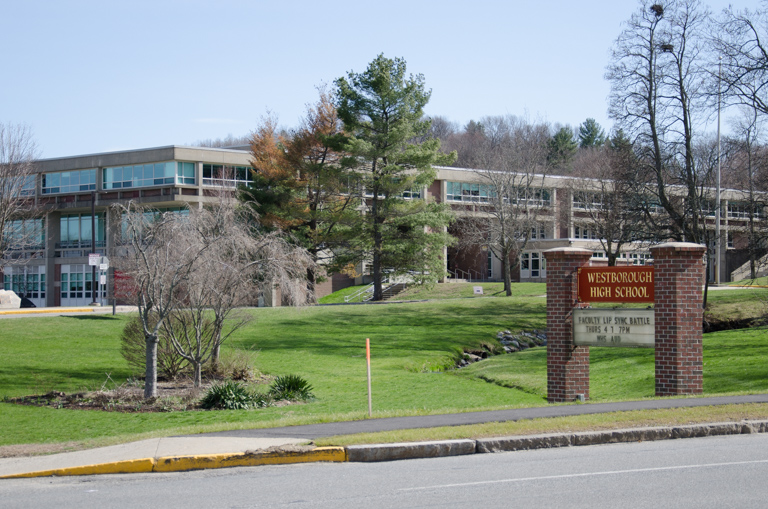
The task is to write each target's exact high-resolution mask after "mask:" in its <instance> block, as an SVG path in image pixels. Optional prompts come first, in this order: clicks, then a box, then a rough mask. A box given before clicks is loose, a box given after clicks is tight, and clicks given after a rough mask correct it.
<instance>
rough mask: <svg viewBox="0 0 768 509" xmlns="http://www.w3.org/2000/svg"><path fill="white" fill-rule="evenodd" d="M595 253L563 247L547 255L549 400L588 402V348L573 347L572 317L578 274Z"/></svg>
mask: <svg viewBox="0 0 768 509" xmlns="http://www.w3.org/2000/svg"><path fill="white" fill-rule="evenodd" d="M591 256H592V251H589V250H587V249H578V248H571V247H563V248H557V249H550V250H548V251H544V258H545V260H546V262H547V400H548V401H549V402H550V403H555V402H562V401H574V400H576V399H579V397H580V396H583V397H584V399H588V398H589V347H588V346H578V347H577V346H574V344H573V323H572V320H573V318H572V316H571V313H572V311H573V308H574V307H575V306H576V295H577V273H576V271H577V270H578V268H579V267H584V266H587V265H589V259H590V258H591Z"/></svg>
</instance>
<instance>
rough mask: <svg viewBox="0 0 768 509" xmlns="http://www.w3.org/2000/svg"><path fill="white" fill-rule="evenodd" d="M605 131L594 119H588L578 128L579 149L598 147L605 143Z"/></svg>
mask: <svg viewBox="0 0 768 509" xmlns="http://www.w3.org/2000/svg"><path fill="white" fill-rule="evenodd" d="M605 139H606V138H605V131H603V128H602V127H600V124H598V123H597V120H595V119H594V118H588V119H586V120H585V121H584V123H583V124H581V125H580V126H579V146H580V147H581V148H588V147H600V146H602V145H603V144H604V143H605Z"/></svg>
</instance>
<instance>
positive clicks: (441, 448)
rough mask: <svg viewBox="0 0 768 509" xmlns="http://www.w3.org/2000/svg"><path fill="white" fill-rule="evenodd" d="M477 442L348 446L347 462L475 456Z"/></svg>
mask: <svg viewBox="0 0 768 509" xmlns="http://www.w3.org/2000/svg"><path fill="white" fill-rule="evenodd" d="M475 452H477V444H476V441H475V440H441V441H433V442H409V443H395V444H375V445H350V446H347V461H351V462H373V461H395V460H405V459H416V458H441V457H445V456H461V455H465V454H475Z"/></svg>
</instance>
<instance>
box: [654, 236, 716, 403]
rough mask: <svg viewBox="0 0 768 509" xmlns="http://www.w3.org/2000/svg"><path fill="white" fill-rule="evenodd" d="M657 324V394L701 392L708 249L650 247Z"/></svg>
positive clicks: (687, 245) (676, 245)
mask: <svg viewBox="0 0 768 509" xmlns="http://www.w3.org/2000/svg"><path fill="white" fill-rule="evenodd" d="M651 253H652V255H653V266H654V278H653V279H654V292H655V296H656V303H655V321H656V395H657V396H673V395H677V394H701V393H702V390H703V388H702V342H701V339H702V337H701V335H702V331H701V326H702V313H703V310H702V307H701V306H702V286H703V285H704V284H705V277H704V276H705V274H704V271H705V268H706V265H705V263H704V256H705V254H706V247H705V246H701V245H698V244H691V243H687V242H670V243H667V244H661V245H659V246H655V247H652V248H651Z"/></svg>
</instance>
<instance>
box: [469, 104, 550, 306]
mask: <svg viewBox="0 0 768 509" xmlns="http://www.w3.org/2000/svg"><path fill="white" fill-rule="evenodd" d="M483 122H484V124H483V125H484V133H485V135H484V137H483V144H482V150H480V151H478V152H477V161H478V162H479V163H481V164H480V165H479V167H480V168H484V169H479V170H476V174H477V176H478V178H479V180H480V182H481V184H480V186H481V187H480V189H478V194H479V196H478V199H477V200H476V201H477V202H478V205H470V207H469V208H468V209H467V210H466V211H465V213H464V214H463V217H462V218H461V220H460V225H459V227H460V230H461V238H462V243H463V244H465V245H471V246H478V245H487V246H488V249H490V250H491V251H492V252H493V254H494V255H495V256H496V258H498V259H499V260H501V261H502V276H503V279H504V291H505V292H506V294H507V295H508V296H509V295H512V282H511V281H512V279H511V277H512V270H513V269H514V268H515V267H516V266H517V265H518V263H519V256H520V253H521V252H522V251H523V250H524V249H525V248H526V246H527V244H528V241H529V240H530V238H531V236H532V235H531V232H532V231H539V224H538V218H539V213H540V212H541V211H542V210H543V209H544V208H545V207H547V206H548V205H549V193H548V191H547V190H546V189H545V188H544V175H545V174H546V169H547V142H548V141H549V129H548V127H547V126H546V125H543V124H532V123H529V122H527V121H523V120H520V119H517V118H515V117H511V116H509V117H490V118H486V119H484V120H483ZM470 203H471V202H470ZM512 260H514V261H512Z"/></svg>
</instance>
